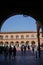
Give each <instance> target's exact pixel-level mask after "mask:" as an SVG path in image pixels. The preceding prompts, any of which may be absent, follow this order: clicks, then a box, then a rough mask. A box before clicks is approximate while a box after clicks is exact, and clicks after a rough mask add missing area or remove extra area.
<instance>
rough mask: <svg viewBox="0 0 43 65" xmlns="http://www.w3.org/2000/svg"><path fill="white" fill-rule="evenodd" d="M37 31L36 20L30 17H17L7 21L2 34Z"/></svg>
mask: <svg viewBox="0 0 43 65" xmlns="http://www.w3.org/2000/svg"><path fill="white" fill-rule="evenodd" d="M17 31H36V20H35V19H34V18H32V17H30V16H23V15H15V16H11V17H9V18H8V19H7V20H5V22H4V24H3V25H2V28H1V32H17Z"/></svg>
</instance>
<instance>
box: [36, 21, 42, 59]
mask: <svg viewBox="0 0 43 65" xmlns="http://www.w3.org/2000/svg"><path fill="white" fill-rule="evenodd" d="M36 25H37V38H38V54H39V58H40V56H41V53H40V22H39V21H37V22H36Z"/></svg>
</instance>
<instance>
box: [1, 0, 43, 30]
mask: <svg viewBox="0 0 43 65" xmlns="http://www.w3.org/2000/svg"><path fill="white" fill-rule="evenodd" d="M17 14H23V15H24V16H25V15H26V16H32V17H33V18H35V19H36V21H38V20H39V21H40V22H41V24H42V25H43V2H41V1H33V0H29V1H27V0H23V1H22V0H20V1H19V0H18V1H17V0H16V1H2V2H0V29H1V26H2V24H3V23H4V22H5V20H6V19H7V18H9V17H10V16H13V15H17Z"/></svg>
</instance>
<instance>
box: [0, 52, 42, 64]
mask: <svg viewBox="0 0 43 65" xmlns="http://www.w3.org/2000/svg"><path fill="white" fill-rule="evenodd" d="M0 65H43V52H41V58H38V57H37V58H36V56H35V53H34V54H33V53H32V51H26V53H25V54H21V52H20V51H17V54H16V56H15V58H14V59H9V58H8V57H7V59H4V56H3V55H1V54H0Z"/></svg>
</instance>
